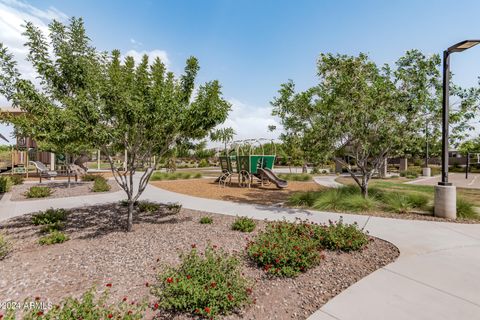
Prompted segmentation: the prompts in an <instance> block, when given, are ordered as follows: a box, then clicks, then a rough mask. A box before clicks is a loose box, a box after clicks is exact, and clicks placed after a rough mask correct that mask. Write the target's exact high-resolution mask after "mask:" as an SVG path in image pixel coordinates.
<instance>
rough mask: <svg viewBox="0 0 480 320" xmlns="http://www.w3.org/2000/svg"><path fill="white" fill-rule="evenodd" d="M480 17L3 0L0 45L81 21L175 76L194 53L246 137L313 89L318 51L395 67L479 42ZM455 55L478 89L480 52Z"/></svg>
mask: <svg viewBox="0 0 480 320" xmlns="http://www.w3.org/2000/svg"><path fill="white" fill-rule="evenodd" d="M479 12H480V1H473V0H472V1H468V0H461V1H455V2H453V1H444V0H436V1H434V0H431V1H427V0H424V1H418V0H417V1H409V0H403V1H395V2H394V1H333V0H332V1H321V0H317V1H313V0H312V1H307V0H303V1H302V0H298V1H281V0H277V1H273V0H262V1H260V0H257V1H249V0H245V1H239V0H238V1H229V0H223V1H221V0H216V1H207V0H205V1H194V0H191V1H186V0H185V1H181V0H177V1H174V0H172V1H153V0H150V1H118V0H117V1H85V0H82V1H60V0H57V1H48V0H47V1H29V2H19V1H18V0H0V31H1V33H0V41H2V42H5V43H6V44H7V45H9V44H11V46H13V47H15V46H19V43H20V42H19V41H18V40H16V39H15V36H17V37H18V32H17V31H15V32H17V33H16V34H11V33H14V32H13V31H12V32H10V31H11V30H10V29H12V30H15V28H13V27H12V26H13V25H14V24H15V23H18V21H21V19H15V15H16V16H17V18H18V17H19V18H23V19H26V18H27V19H28V18H29V17H33V18H35V19H38V21H39V23H44V24H46V23H48V19H50V18H53V17H55V18H60V19H65V18H66V17H68V16H81V17H83V18H84V19H85V24H86V28H87V32H88V34H89V35H90V37H91V39H92V41H93V43H94V44H95V46H96V47H97V48H99V49H102V50H111V49H114V48H118V49H120V50H121V51H122V52H130V53H132V54H140V53H143V52H146V53H149V54H151V55H158V56H160V57H162V58H163V59H164V60H167V62H168V66H169V68H170V69H171V70H173V71H174V72H177V73H179V72H180V71H181V70H182V68H183V65H184V61H185V59H186V58H187V57H188V56H190V55H194V56H196V57H197V58H199V60H200V65H201V72H200V75H199V81H201V82H203V81H207V80H211V79H218V80H220V82H221V83H222V85H223V92H224V95H225V97H226V98H227V99H229V100H230V101H231V102H232V103H233V104H234V112H233V113H232V115H231V117H230V119H229V120H228V121H227V125H230V126H233V127H234V128H235V129H236V130H237V132H238V133H239V138H247V137H260V136H268V137H274V136H275V135H276V134H272V133H269V132H267V126H268V125H269V124H275V119H272V118H271V117H270V106H269V102H270V101H271V100H272V98H273V97H274V96H275V94H276V91H277V90H278V88H279V85H280V84H281V83H283V82H285V81H287V80H288V79H293V80H294V81H295V82H296V83H297V85H298V88H299V89H305V88H307V87H309V86H311V85H313V84H315V81H316V76H315V71H316V70H315V61H316V58H317V57H318V55H319V53H321V52H333V53H345V54H358V53H359V52H365V53H368V54H369V55H370V56H371V58H372V59H373V60H374V61H376V62H377V63H393V62H394V61H395V60H396V59H398V58H399V57H400V56H401V55H402V54H403V53H404V52H405V51H406V50H408V49H412V48H417V49H420V50H422V51H423V52H424V53H427V54H433V53H441V52H442V50H443V49H445V48H446V47H448V46H450V45H452V44H454V43H456V42H458V41H461V40H464V39H467V38H480V19H479V18H478V13H479ZM5 13H8V14H5ZM12 16H13V17H12ZM7 30H8V31H7ZM12 39H13V40H12ZM18 52H19V56H21V50H20V49H19V50H18ZM451 59H452V61H451V66H452V71H453V72H454V74H455V81H456V82H457V83H459V84H461V85H465V86H473V85H478V77H479V76H480V46H478V47H476V48H473V49H471V50H468V51H465V52H463V53H461V54H455V55H454V56H452V58H451ZM24 68H25V69H23V70H25V72H28V71H27V66H25V67H24ZM0 101H2V100H0ZM2 104H3V105H4V104H5V102H4V101H3V102H2ZM6 131H8V129H6V128H5V127H2V128H0V132H3V133H5V132H6Z"/></svg>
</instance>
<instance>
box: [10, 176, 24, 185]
mask: <svg viewBox="0 0 480 320" xmlns="http://www.w3.org/2000/svg"><path fill="white" fill-rule="evenodd" d="M10 180H12V183H13V184H14V185H19V184H23V177H22V176H20V175H12V176H10Z"/></svg>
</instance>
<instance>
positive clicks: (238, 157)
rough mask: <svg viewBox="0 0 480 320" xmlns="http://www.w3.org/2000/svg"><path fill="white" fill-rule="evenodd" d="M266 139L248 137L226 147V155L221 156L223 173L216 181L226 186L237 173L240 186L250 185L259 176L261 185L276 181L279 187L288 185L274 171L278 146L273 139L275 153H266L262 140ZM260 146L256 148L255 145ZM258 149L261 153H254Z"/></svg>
mask: <svg viewBox="0 0 480 320" xmlns="http://www.w3.org/2000/svg"><path fill="white" fill-rule="evenodd" d="M263 140H266V139H248V140H241V141H234V142H233V143H232V144H231V146H230V148H229V149H225V155H224V156H220V166H221V169H222V174H221V175H220V177H218V178H217V179H216V180H215V182H218V183H219V184H220V185H223V186H224V187H225V186H226V185H227V184H228V185H229V184H231V180H232V176H233V175H234V174H237V176H238V184H239V186H240V187H248V188H250V186H251V185H252V183H253V182H254V178H257V179H258V180H259V181H260V183H261V185H262V186H264V185H268V184H270V183H274V184H275V185H276V186H277V188H279V189H283V188H286V187H287V186H288V183H287V181H285V180H283V179H280V178H279V177H277V176H276V175H275V173H273V171H272V170H273V164H274V162H275V157H276V147H275V144H274V143H273V141H271V145H272V146H273V154H269V155H266V154H265V149H264V146H263V144H262V142H261V141H263ZM256 144H258V148H256V149H255V145H256ZM256 150H261V154H254V153H255V151H256Z"/></svg>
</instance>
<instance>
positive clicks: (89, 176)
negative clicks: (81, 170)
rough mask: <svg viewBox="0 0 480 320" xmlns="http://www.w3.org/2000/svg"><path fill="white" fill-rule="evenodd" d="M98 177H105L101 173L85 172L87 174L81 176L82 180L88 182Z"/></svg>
mask: <svg viewBox="0 0 480 320" xmlns="http://www.w3.org/2000/svg"><path fill="white" fill-rule="evenodd" d="M99 177H100V179H101V178H103V179H105V178H104V177H103V176H101V175H96V174H91V173H87V174H84V175H83V176H82V181H85V182H90V181H95V180H96V179H99Z"/></svg>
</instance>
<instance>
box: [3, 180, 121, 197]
mask: <svg viewBox="0 0 480 320" xmlns="http://www.w3.org/2000/svg"><path fill="white" fill-rule="evenodd" d="M97 181H98V180H94V181H87V182H83V181H82V182H72V183H71V184H70V187H68V183H67V182H63V181H62V182H47V183H42V184H40V183H36V184H32V183H25V184H21V185H16V186H13V187H12V189H11V192H12V196H11V199H10V200H12V201H24V200H38V199H39V198H42V199H49V198H66V197H76V196H85V195H91V194H95V193H94V192H93V190H94V185H95V183H98V182H97ZM106 183H107V185H108V186H109V187H110V188H109V189H108V188H105V189H100V190H101V191H102V192H115V191H119V190H121V189H120V187H119V186H118V184H117V183H116V182H115V181H112V180H107V181H106ZM32 187H36V188H37V189H38V187H40V188H41V189H44V188H47V187H48V188H49V189H50V193H49V194H47V195H46V196H42V197H29V196H28V194H29V193H28V192H29V190H30V189H31V188H32ZM107 189H108V190H107ZM100 190H99V191H100ZM98 193H100V192H97V194H98Z"/></svg>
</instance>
